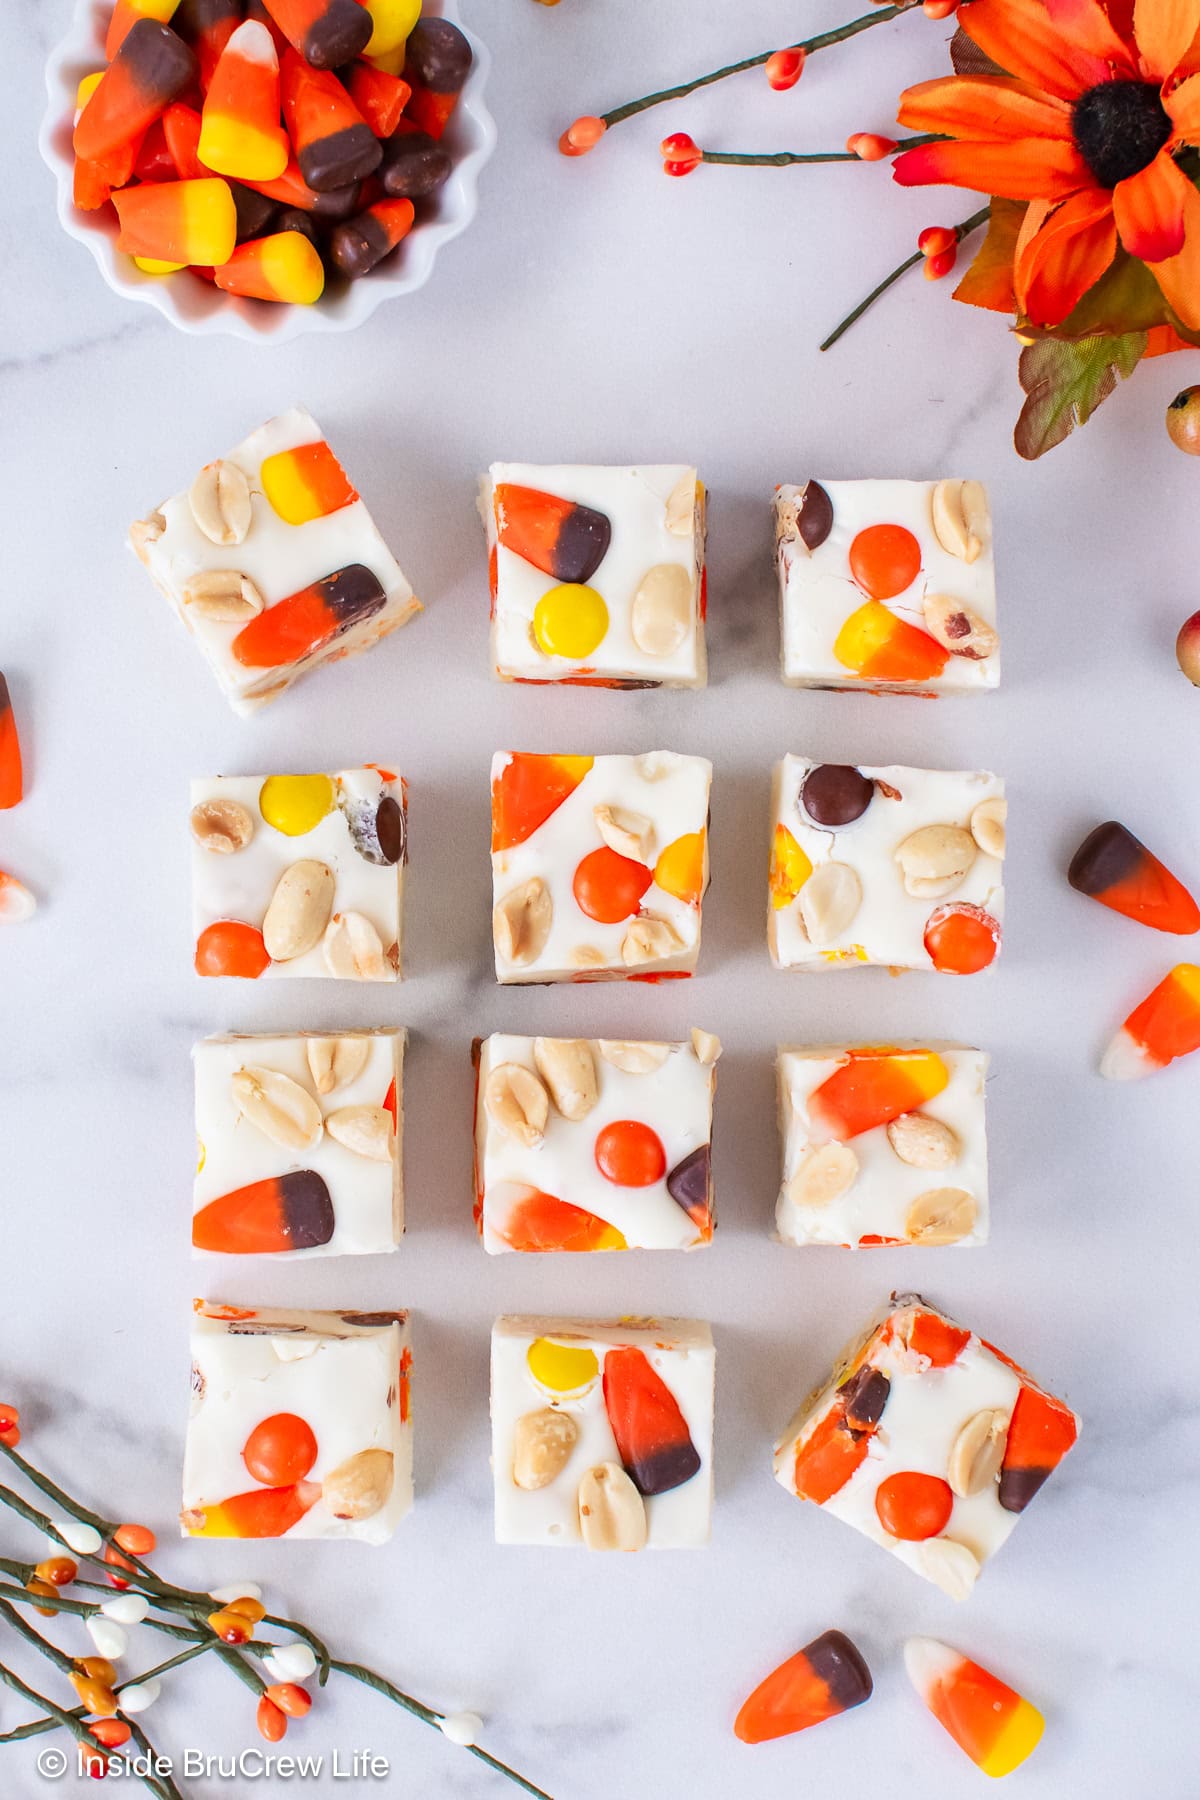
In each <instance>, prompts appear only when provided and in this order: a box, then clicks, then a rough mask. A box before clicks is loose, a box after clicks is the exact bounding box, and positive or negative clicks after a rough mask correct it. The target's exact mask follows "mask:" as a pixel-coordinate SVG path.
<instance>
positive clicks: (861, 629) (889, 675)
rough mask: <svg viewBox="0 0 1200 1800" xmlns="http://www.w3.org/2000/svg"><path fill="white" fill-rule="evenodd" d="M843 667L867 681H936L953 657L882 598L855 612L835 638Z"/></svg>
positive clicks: (835, 651) (865, 603)
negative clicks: (882, 601)
mask: <svg viewBox="0 0 1200 1800" xmlns="http://www.w3.org/2000/svg"><path fill="white" fill-rule="evenodd" d="M833 654H834V655H835V656H836V658H837V660H838V661H839V662H840V663H841V665H842V667H843V668H846V669H852V670H853V671H854V673H855V674H856V675H861V676H863V678H864V679H865V680H867V681H934V680H936V679H937V677H938V676H939V675H940V674H941V672H942V670H943V669H944V668H945V666H946V664H947V663H948V662H949V660H950V652H949V651H948V650H943V649H942V646H941V645H940V644H939V643H938V642H937V640H936V639H935V638H931V637H930V635H929V633H928V632H927V631H921V630H920V629H919V628H918V627H917V626H916V625H910V624H909V623H908V622H907V620H905V619H901V618H900V617H899V616H898V615H897V614H896V613H894V612H891V611H890V610H889V609H888V608H887V607H886V606H884V605H883V604H882V603H881V602H880V601H878V600H867V601H865V602H864V604H863V605H862V606H860V607H859V608H858V610H857V612H852V613H851V614H850V617H849V618H848V619H847V620H846V623H845V624H844V625H843V626H842V629H841V630H840V631H839V632H838V634H837V638H836V639H835V641H834V646H833Z"/></svg>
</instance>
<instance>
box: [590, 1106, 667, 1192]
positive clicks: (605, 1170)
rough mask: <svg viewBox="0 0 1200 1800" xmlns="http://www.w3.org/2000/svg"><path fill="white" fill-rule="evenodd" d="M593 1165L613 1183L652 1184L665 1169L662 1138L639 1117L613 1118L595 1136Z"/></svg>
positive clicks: (651, 1185)
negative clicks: (594, 1163)
mask: <svg viewBox="0 0 1200 1800" xmlns="http://www.w3.org/2000/svg"><path fill="white" fill-rule="evenodd" d="M595 1156H596V1167H597V1168H598V1169H599V1171H600V1173H601V1174H602V1175H603V1176H604V1178H605V1180H606V1181H611V1182H612V1183H613V1185H614V1187H631V1188H638V1187H653V1186H654V1183H655V1182H656V1181H661V1180H662V1178H663V1176H664V1175H665V1174H666V1172H667V1153H666V1151H665V1150H664V1149H663V1145H662V1139H661V1138H660V1137H659V1135H658V1133H657V1132H656V1131H653V1130H651V1128H650V1126H649V1125H643V1124H642V1123H641V1121H640V1120H639V1119H614V1120H613V1122H612V1124H611V1125H606V1126H605V1127H604V1129H603V1131H602V1132H601V1133H600V1135H599V1137H598V1138H597V1139H596V1150H595Z"/></svg>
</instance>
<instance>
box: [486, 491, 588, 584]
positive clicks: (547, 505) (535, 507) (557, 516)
mask: <svg viewBox="0 0 1200 1800" xmlns="http://www.w3.org/2000/svg"><path fill="white" fill-rule="evenodd" d="M493 502H494V504H495V508H496V535H497V537H498V538H499V539H500V542H501V543H502V544H503V545H504V547H505V549H506V550H511V551H512V552H513V554H514V555H516V556H521V557H524V559H525V561H526V562H528V563H532V564H533V566H534V568H535V569H541V570H542V571H543V573H545V574H547V575H553V577H554V579H555V580H556V581H571V582H585V581H587V580H589V579H590V577H591V576H593V575H594V574H595V573H596V570H597V569H598V568H599V567H600V564H601V563H602V562H603V561H604V558H605V555H606V554H607V551H608V546H609V544H610V542H611V541H612V524H611V522H610V520H609V519H608V518H607V517H606V516H605V514H604V513H602V512H597V511H596V510H595V508H594V507H591V506H580V505H578V504H577V503H576V502H575V501H574V500H560V499H559V497H558V495H557V494H543V493H541V492H540V491H539V489H537V488H530V487H518V486H517V485H516V484H515V483H513V482H509V481H501V482H497V484H496V487H495V490H494V493H493Z"/></svg>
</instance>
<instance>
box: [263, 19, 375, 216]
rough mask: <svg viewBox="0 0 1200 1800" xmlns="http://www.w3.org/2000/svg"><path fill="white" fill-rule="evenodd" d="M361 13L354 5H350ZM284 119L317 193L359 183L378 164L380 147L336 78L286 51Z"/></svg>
mask: <svg viewBox="0 0 1200 1800" xmlns="http://www.w3.org/2000/svg"><path fill="white" fill-rule="evenodd" d="M352 3H353V5H354V8H355V11H356V12H359V13H361V12H362V10H363V9H362V7H361V6H359V4H358V0H352ZM280 76H281V88H282V95H283V118H284V123H285V124H286V126H287V128H288V136H289V137H290V138H291V140H292V146H293V148H294V150H295V152H296V161H297V162H298V163H299V165H300V173H301V174H302V175H303V177H304V179H305V181H306V182H307V183H308V185H309V187H311V188H315V189H316V191H317V192H318V193H319V194H323V193H327V192H328V191H329V190H330V189H332V188H341V187H347V186H348V185H349V184H350V183H351V182H352V181H362V180H363V179H364V178H365V177H366V176H368V175H371V174H373V173H374V171H375V170H376V169H377V168H378V167H379V165H380V163H381V162H382V161H383V146H382V144H381V143H380V142H379V139H378V138H377V137H376V136H375V134H374V132H373V131H372V130H371V127H370V126H369V125H368V124H367V122H366V120H365V119H364V118H363V116H362V114H361V113H360V112H359V111H358V109H357V107H356V106H355V105H354V102H353V101H352V100H351V98H350V96H349V94H348V93H347V92H346V90H345V88H344V87H343V86H342V84H341V82H340V81H339V80H338V78H337V76H336V75H331V74H328V73H326V72H325V71H323V70H321V69H315V68H310V67H309V65H308V64H307V63H306V62H305V61H304V58H303V57H302V56H298V55H297V53H296V52H295V51H294V50H288V51H287V52H286V54H285V55H284V58H283V66H282V69H281V71H280Z"/></svg>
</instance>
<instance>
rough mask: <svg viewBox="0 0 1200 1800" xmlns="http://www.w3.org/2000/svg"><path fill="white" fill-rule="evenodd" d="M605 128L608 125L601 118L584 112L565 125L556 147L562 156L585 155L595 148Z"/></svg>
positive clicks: (606, 128)
mask: <svg viewBox="0 0 1200 1800" xmlns="http://www.w3.org/2000/svg"><path fill="white" fill-rule="evenodd" d="M607 130H608V126H607V125H606V124H605V123H604V120H603V119H598V118H596V117H595V116H594V114H592V113H584V115H583V117H582V118H579V119H576V120H575V121H574V122H573V123H572V124H570V125H568V126H567V129H566V130H565V131H564V132H563V134H562V136H561V137H560V138H559V140H558V147H559V149H560V150H561V151H562V153H563V155H564V156H586V155H587V153H588V151H589V150H594V149H595V147H596V145H597V144H598V143H599V142H600V139H601V138H602V137H603V136H604V134H605V132H606V131H607Z"/></svg>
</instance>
